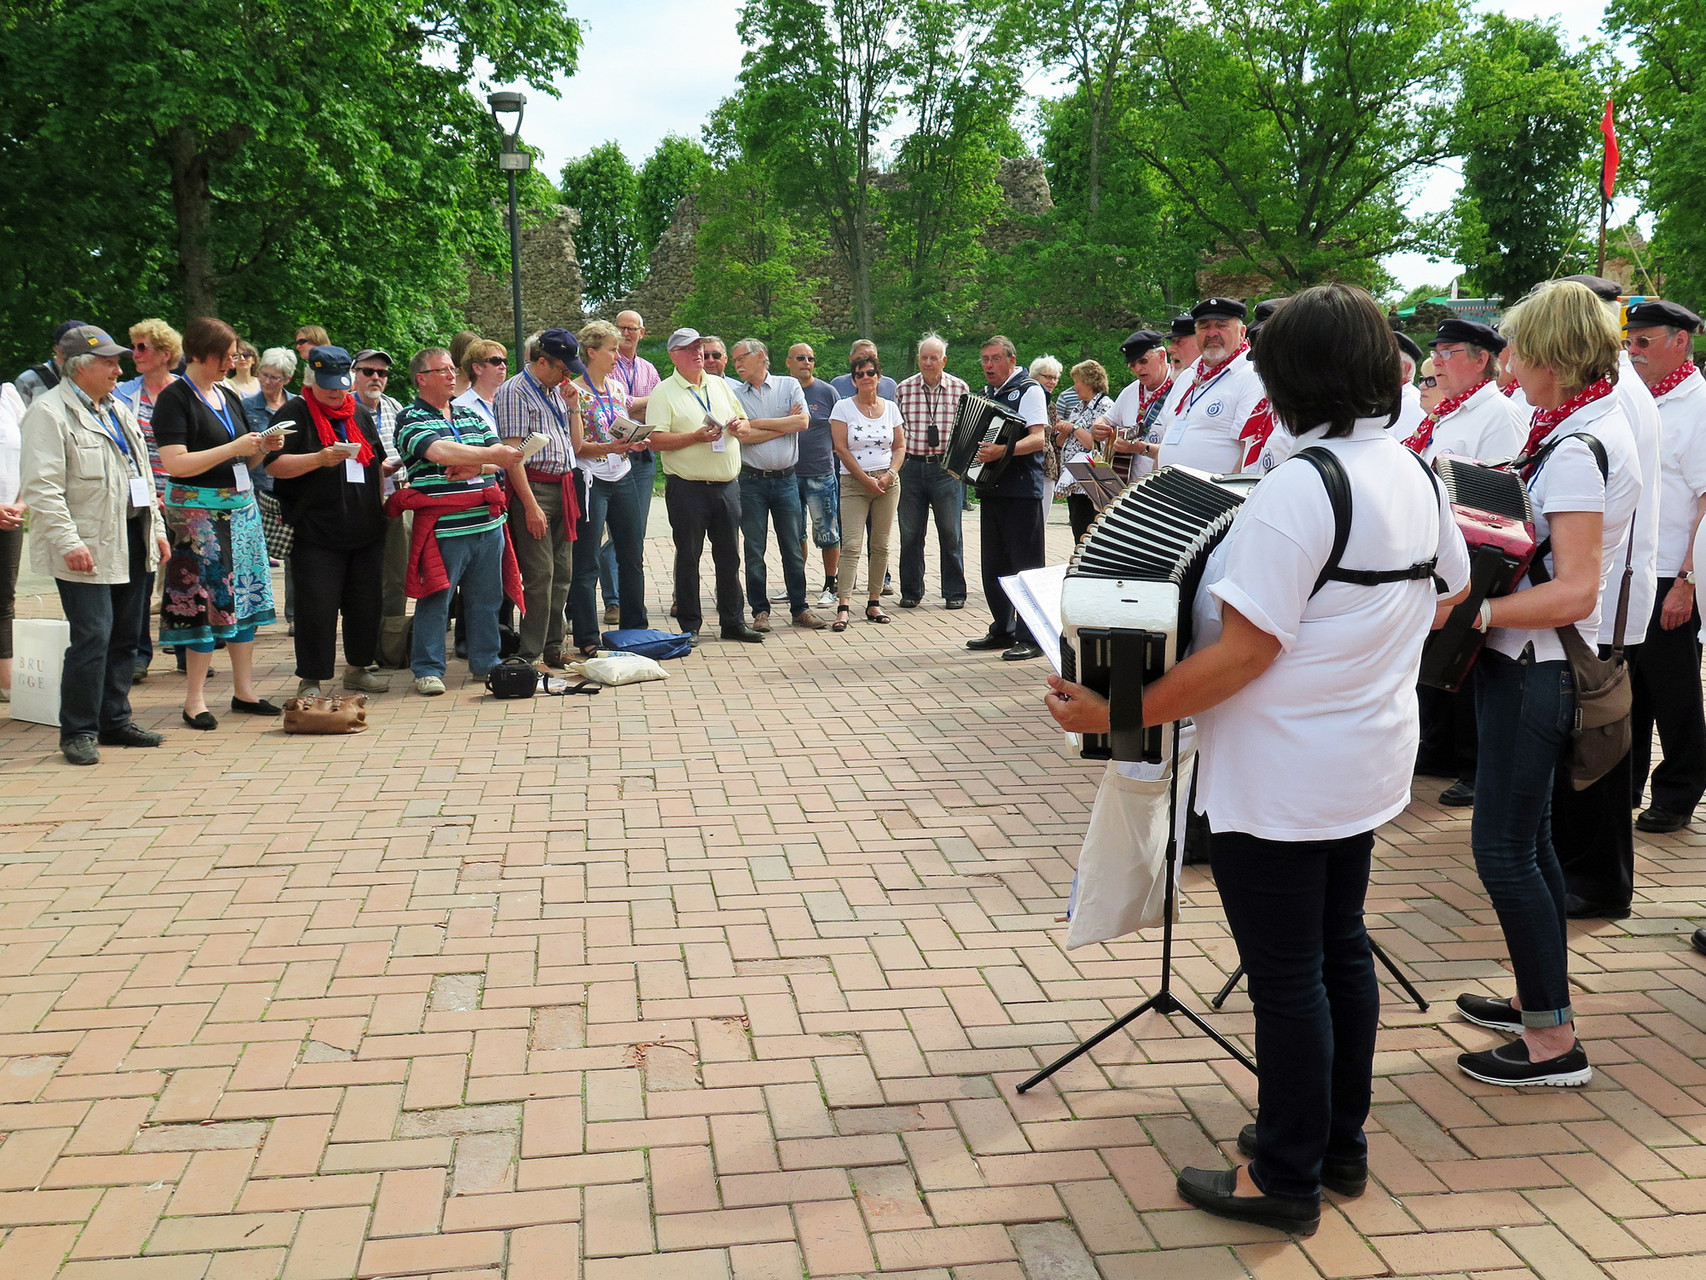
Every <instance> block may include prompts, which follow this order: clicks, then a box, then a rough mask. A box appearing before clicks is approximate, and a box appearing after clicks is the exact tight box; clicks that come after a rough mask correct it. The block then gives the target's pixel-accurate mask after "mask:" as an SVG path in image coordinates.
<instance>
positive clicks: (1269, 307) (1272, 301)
mask: <svg viewBox="0 0 1706 1280" xmlns="http://www.w3.org/2000/svg"><path fill="white" fill-rule="evenodd" d="M1290 301H1291V299H1290V298H1289V297H1287V298H1263V299H1262V300H1261V301H1260V302H1258V303H1257V304H1256V309H1255V310H1254V311H1252V312H1251V313H1250V318H1251V319H1252V320H1254V321H1256V322H1257V323H1258V324H1260V323H1261V322H1262V321H1263V320H1266V319H1267V318H1268V317H1269V316H1271V315H1273V313H1274V312H1276V311H1278V310H1279V309H1280V308H1281V307H1283V306H1284V305H1285V304H1286V303H1288V302H1290Z"/></svg>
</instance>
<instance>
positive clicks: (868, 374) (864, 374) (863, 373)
mask: <svg viewBox="0 0 1706 1280" xmlns="http://www.w3.org/2000/svg"><path fill="white" fill-rule="evenodd" d="M853 376H854V377H855V378H876V377H880V376H881V375H880V374H879V373H878V372H877V371H876V370H875V369H855V370H853Z"/></svg>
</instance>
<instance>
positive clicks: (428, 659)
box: [392, 347, 521, 697]
mask: <svg viewBox="0 0 1706 1280" xmlns="http://www.w3.org/2000/svg"><path fill="white" fill-rule="evenodd" d="M409 374H410V376H411V377H413V379H414V382H415V387H416V392H417V394H416V397H415V402H414V403H413V404H411V405H410V406H409V407H408V408H406V409H404V410H403V411H402V412H401V413H400V414H398V415H397V451H398V453H400V454H401V455H402V458H403V462H404V465H405V466H406V467H407V468H408V472H409V486H408V488H407V489H400V490H398V491H397V492H396V493H395V494H393V495H392V501H393V503H399V500H401V501H400V505H399V509H401V506H403V505H406V506H407V507H408V508H409V509H411V510H413V511H414V513H415V522H414V529H413V533H412V536H411V540H410V546H409V573H408V577H409V581H410V583H411V584H412V588H413V589H411V591H410V593H409V594H411V595H413V596H415V597H416V601H417V603H416V605H415V633H414V641H413V645H412V649H411V652H410V655H409V667H410V669H411V670H412V671H413V672H414V676H415V690H416V692H418V693H421V694H424V695H426V696H428V697H432V696H435V695H437V694H441V693H443V692H444V672H445V655H444V639H445V632H446V630H448V628H449V614H450V596H451V593H452V592H453V591H455V590H456V588H457V586H458V585H460V586H461V588H462V607H463V610H464V614H465V617H466V621H467V626H468V671H469V674H470V675H472V676H473V677H474V678H475V679H477V680H478V679H484V678H485V675H486V673H487V672H488V671H490V670H491V669H492V668H493V667H495V666H496V665H497V663H498V606H499V605H500V604H501V603H502V601H503V595H504V585H505V577H506V575H505V572H504V569H505V560H506V557H507V553H508V544H507V542H506V539H505V535H504V501H503V495H502V492H501V491H500V490H499V489H498V479H497V473H498V472H499V471H502V470H505V469H507V468H509V467H512V466H519V465H520V463H521V451H520V450H519V449H512V448H510V447H509V446H507V445H502V444H499V443H498V438H497V435H496V433H495V432H493V431H492V429H491V428H490V427H489V426H487V425H486V422H485V420H484V419H483V418H481V417H480V415H479V414H477V413H475V412H474V411H473V410H471V409H465V408H462V407H461V406H458V405H453V404H451V399H452V392H453V391H454V390H455V389H456V365H455V363H454V362H452V360H451V359H450V352H448V351H446V350H445V349H444V348H443V347H428V348H426V349H425V350H424V351H418V352H416V353H415V356H414V359H412V360H410V361H409ZM507 558H509V559H510V560H511V562H512V563H513V557H507Z"/></svg>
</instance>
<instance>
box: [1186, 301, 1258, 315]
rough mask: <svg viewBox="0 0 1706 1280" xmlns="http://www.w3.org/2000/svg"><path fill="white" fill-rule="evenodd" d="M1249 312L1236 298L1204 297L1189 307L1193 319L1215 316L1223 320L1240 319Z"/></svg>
mask: <svg viewBox="0 0 1706 1280" xmlns="http://www.w3.org/2000/svg"><path fill="white" fill-rule="evenodd" d="M1249 314H1250V313H1249V311H1248V310H1246V309H1245V306H1244V304H1243V303H1242V302H1240V301H1238V299H1237V298H1204V299H1203V300H1202V301H1201V302H1199V303H1197V305H1196V306H1194V307H1192V308H1191V319H1193V320H1207V319H1209V318H1210V317H1215V316H1218V317H1220V318H1221V319H1225V320H1242V319H1243V318H1244V317H1245V316H1247V315H1249Z"/></svg>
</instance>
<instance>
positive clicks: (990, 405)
mask: <svg viewBox="0 0 1706 1280" xmlns="http://www.w3.org/2000/svg"><path fill="white" fill-rule="evenodd" d="M1027 434H1028V429H1027V428H1026V426H1025V423H1024V420H1023V419H1022V418H1020V417H1019V415H1018V414H1016V413H1010V412H1008V411H1007V410H1006V409H1005V408H1003V407H1002V406H1001V405H998V404H996V403H995V401H993V400H991V399H989V398H988V397H987V396H980V395H975V394H973V393H971V392H967V393H966V394H965V395H963V396H961V397H960V403H959V407H958V408H957V409H956V410H955V411H954V431H953V435H951V436H950V437H949V439H948V449H947V454H946V456H945V457H944V458H943V459H942V469H943V470H944V471H946V472H947V473H948V474H949V475H951V476H953V477H954V478H955V479H956V480H964V481H965V482H966V483H967V484H978V485H985V484H994V483H996V482H997V481H998V480H1000V479H1001V473H1002V472H1004V471H1006V470H1007V464H1008V463H1010V462H1011V461H1012V459H1011V458H996V459H995V460H994V461H993V462H979V461H978V460H977V451H978V448H979V446H981V445H986V444H1016V443H1017V442H1018V441H1020V440H1023V439H1024V438H1025V436H1026V435H1027Z"/></svg>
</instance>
